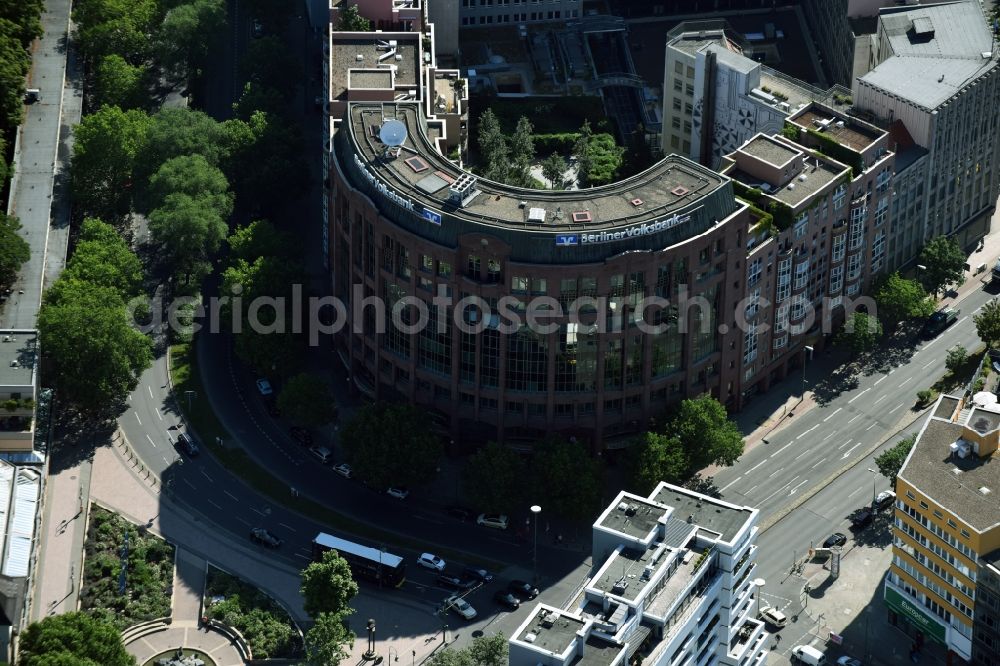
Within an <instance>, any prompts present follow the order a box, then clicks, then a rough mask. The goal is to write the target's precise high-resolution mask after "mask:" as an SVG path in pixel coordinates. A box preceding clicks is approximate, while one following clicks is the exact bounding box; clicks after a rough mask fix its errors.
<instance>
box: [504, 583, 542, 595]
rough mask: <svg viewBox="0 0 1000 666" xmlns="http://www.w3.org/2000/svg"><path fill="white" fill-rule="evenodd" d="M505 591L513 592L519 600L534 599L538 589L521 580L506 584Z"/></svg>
mask: <svg viewBox="0 0 1000 666" xmlns="http://www.w3.org/2000/svg"><path fill="white" fill-rule="evenodd" d="M507 590H509V591H510V592H513V593H514V594H516V595H517V596H518V597H520V598H521V599H534V598H535V597H537V596H538V588H537V587H535V586H534V585H532V584H531V583H527V582H525V581H523V580H512V581H510V582H509V583H507Z"/></svg>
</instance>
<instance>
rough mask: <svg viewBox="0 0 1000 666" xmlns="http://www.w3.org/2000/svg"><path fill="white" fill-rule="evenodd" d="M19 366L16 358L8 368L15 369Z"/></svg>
mask: <svg viewBox="0 0 1000 666" xmlns="http://www.w3.org/2000/svg"><path fill="white" fill-rule="evenodd" d="M20 365H21V364H20V363H18V362H17V359H16V358H15V359H14V360H13V361H11V362H10V367H12V368H16V367H18V366H20Z"/></svg>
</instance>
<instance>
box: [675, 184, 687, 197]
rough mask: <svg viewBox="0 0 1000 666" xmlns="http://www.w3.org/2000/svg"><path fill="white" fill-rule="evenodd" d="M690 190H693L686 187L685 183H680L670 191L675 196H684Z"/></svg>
mask: <svg viewBox="0 0 1000 666" xmlns="http://www.w3.org/2000/svg"><path fill="white" fill-rule="evenodd" d="M690 191H691V190H689V189H688V188H686V187H684V186H683V185H678V186H677V187H675V188H674V189H672V190H670V193H671V194H673V195H674V196H675V197H682V196H684V195H685V194H687V193H688V192H690Z"/></svg>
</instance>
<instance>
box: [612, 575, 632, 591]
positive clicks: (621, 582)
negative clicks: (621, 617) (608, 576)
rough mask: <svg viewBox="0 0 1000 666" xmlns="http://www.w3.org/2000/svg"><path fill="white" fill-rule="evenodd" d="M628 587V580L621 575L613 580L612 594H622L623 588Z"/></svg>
mask: <svg viewBox="0 0 1000 666" xmlns="http://www.w3.org/2000/svg"><path fill="white" fill-rule="evenodd" d="M627 589H628V581H627V580H625V576H622V577H621V578H619V579H618V580H616V581H615V584H614V586H613V587H612V588H611V593H612V594H624V593H625V590H627Z"/></svg>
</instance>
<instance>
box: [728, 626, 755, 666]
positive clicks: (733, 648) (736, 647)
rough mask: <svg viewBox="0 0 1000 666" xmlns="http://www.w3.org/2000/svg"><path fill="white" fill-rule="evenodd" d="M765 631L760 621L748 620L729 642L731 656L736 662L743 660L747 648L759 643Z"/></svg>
mask: <svg viewBox="0 0 1000 666" xmlns="http://www.w3.org/2000/svg"><path fill="white" fill-rule="evenodd" d="M763 631H764V624H763V623H762V622H759V621H758V620H752V619H750V618H747V620H746V622H744V623H743V624H742V626H740V628H739V629H738V630H737V631H736V633H735V634H734V635H733V639H732V640H731V641H730V642H729V656H730V657H731V658H733V659H735V660H736V661H739V660H740V659H742V658H743V655H744V654H745V653H746V651H747V648H748V647H749V646H750V645H751V644H755V643H757V642H759V638H760V635H761V633H762V632H763Z"/></svg>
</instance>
